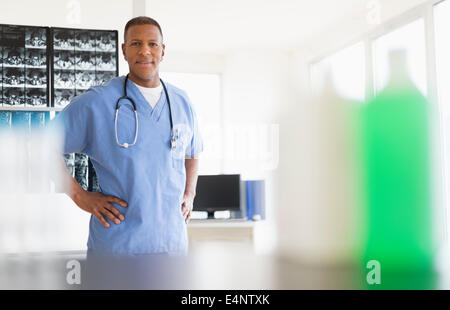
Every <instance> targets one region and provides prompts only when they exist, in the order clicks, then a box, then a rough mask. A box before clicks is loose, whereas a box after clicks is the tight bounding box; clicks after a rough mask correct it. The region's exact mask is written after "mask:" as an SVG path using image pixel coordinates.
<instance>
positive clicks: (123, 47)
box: [122, 43, 127, 60]
mask: <svg viewBox="0 0 450 310" xmlns="http://www.w3.org/2000/svg"><path fill="white" fill-rule="evenodd" d="M122 53H123V58H125V60H127V55H126V53H125V43H122Z"/></svg>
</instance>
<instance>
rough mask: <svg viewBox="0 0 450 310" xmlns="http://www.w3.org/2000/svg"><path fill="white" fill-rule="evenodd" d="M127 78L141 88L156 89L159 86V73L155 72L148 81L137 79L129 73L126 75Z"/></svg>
mask: <svg viewBox="0 0 450 310" xmlns="http://www.w3.org/2000/svg"><path fill="white" fill-rule="evenodd" d="M128 78H129V79H130V80H131V81H133V82H134V83H136V84H137V85H139V86H142V87H147V88H155V87H158V86H159V84H160V81H159V73H158V72H156V73H155V74H153V76H151V77H150V78H149V79H145V80H143V79H140V78H139V77H137V76H135V75H134V74H133V73H131V72H130V73H129V74H128Z"/></svg>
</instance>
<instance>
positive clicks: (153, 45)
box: [150, 42, 158, 47]
mask: <svg viewBox="0 0 450 310" xmlns="http://www.w3.org/2000/svg"><path fill="white" fill-rule="evenodd" d="M150 46H151V47H158V43H154V42H152V43H150Z"/></svg>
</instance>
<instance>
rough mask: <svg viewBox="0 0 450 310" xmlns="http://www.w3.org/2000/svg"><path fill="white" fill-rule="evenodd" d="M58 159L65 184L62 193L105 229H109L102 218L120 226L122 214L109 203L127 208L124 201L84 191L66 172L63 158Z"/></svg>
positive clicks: (122, 218) (123, 218)
mask: <svg viewBox="0 0 450 310" xmlns="http://www.w3.org/2000/svg"><path fill="white" fill-rule="evenodd" d="M58 158H59V165H60V170H61V173H62V176H63V180H64V184H66V187H65V188H64V192H65V194H67V195H68V196H69V197H70V198H71V199H72V200H73V202H75V204H76V205H77V206H78V207H79V208H80V209H82V210H84V211H86V212H88V213H91V214H92V215H94V216H95V217H96V218H97V219H98V220H99V221H100V222H101V223H102V224H103V225H104V226H105V227H109V223H108V222H107V221H106V220H105V218H104V216H106V217H107V218H109V219H110V220H111V221H112V222H113V223H115V224H120V222H121V221H123V220H125V217H124V216H123V214H121V213H120V212H119V210H117V209H116V208H115V207H114V206H113V205H112V204H111V202H114V203H117V204H119V205H120V206H122V207H127V205H128V204H127V203H126V202H125V201H123V200H120V199H119V198H117V197H113V196H105V195H103V194H102V193H91V192H88V191H85V190H84V189H83V188H82V187H81V186H80V184H78V182H77V181H76V180H75V179H74V178H73V177H72V176H71V175H70V174H69V172H68V171H67V167H66V165H65V162H64V159H63V157H62V156H58Z"/></svg>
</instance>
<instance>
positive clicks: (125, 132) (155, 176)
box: [58, 76, 203, 255]
mask: <svg viewBox="0 0 450 310" xmlns="http://www.w3.org/2000/svg"><path fill="white" fill-rule="evenodd" d="M124 81H125V77H124V76H120V77H117V78H114V79H112V80H111V81H109V82H108V83H107V84H106V85H103V86H95V87H91V88H90V89H89V90H88V91H87V92H85V93H84V94H82V95H80V96H78V97H75V98H74V99H73V100H72V101H71V103H70V104H69V105H68V106H67V107H66V108H65V109H64V110H63V111H62V112H61V113H60V114H59V116H58V117H59V118H60V120H61V121H62V123H63V124H64V137H65V139H64V148H63V152H64V153H83V154H86V155H88V156H89V157H90V159H91V161H92V164H93V165H94V168H95V171H96V173H97V176H98V181H99V186H100V189H101V192H102V193H103V194H104V195H108V196H109V195H111V196H116V197H118V198H120V199H122V200H124V201H126V202H127V203H128V207H126V208H124V207H121V206H120V205H118V204H115V203H113V205H114V206H115V207H116V208H117V209H118V210H119V211H120V212H121V213H122V214H123V215H124V216H125V220H124V221H122V222H121V223H120V224H118V225H117V224H114V223H113V222H112V221H110V220H109V219H108V218H106V217H105V216H104V218H105V220H106V221H107V222H108V223H109V224H110V227H109V228H106V227H104V226H103V224H101V222H100V221H99V220H98V219H97V218H96V217H95V216H91V219H90V223H89V239H88V244H87V246H88V251H89V252H91V253H95V252H97V253H110V254H125V255H138V254H169V255H170V254H174V255H186V254H187V251H188V240H187V231H186V224H185V222H184V218H183V216H182V213H181V203H182V199H183V194H184V190H185V184H186V170H185V164H184V163H185V162H184V161H185V157H186V156H191V157H194V156H197V155H198V154H199V153H200V152H202V151H203V142H202V138H201V136H200V133H199V130H198V126H197V120H196V116H195V112H194V109H193V107H192V105H191V103H190V101H189V98H188V96H187V95H186V93H185V92H184V91H183V90H181V89H178V88H176V87H175V86H173V85H170V84H168V83H165V84H166V86H167V91H168V94H169V98H170V102H171V109H172V117H173V124H174V129H175V132H176V133H177V135H176V138H177V147H176V149H175V150H173V149H171V147H170V140H171V135H170V116H169V107H168V104H167V100H166V96H165V93H164V91H163V93H162V94H161V98H160V99H159V101H158V103H157V104H156V106H155V107H154V108H153V109H152V107H151V106H150V104H149V103H148V102H147V101H146V100H145V98H144V97H143V95H142V93H141V92H140V91H139V89H138V88H137V87H136V85H135V84H134V83H133V82H132V81H131V80H129V81H128V83H127V93H128V96H129V97H131V98H132V99H133V100H134V101H135V103H136V110H137V114H138V121H139V126H138V127H139V131H138V138H137V141H136V144H135V145H134V146H131V147H129V148H127V149H126V148H122V147H119V146H118V145H117V143H116V138H115V130H114V115H115V105H116V102H117V100H118V98H119V97H121V96H123V85H124ZM135 126H136V123H135V117H134V112H133V109H132V106H131V104H130V103H129V102H128V101H124V100H122V101H121V107H120V110H119V115H118V120H117V131H118V138H119V142H120V143H121V144H123V143H125V142H127V143H129V144H131V143H132V142H133V141H134V137H135Z"/></svg>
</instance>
